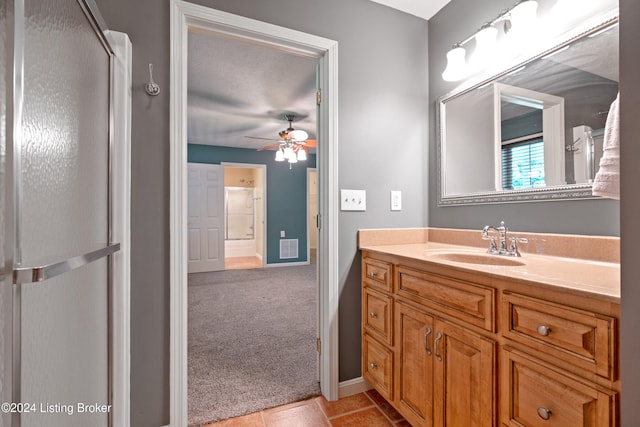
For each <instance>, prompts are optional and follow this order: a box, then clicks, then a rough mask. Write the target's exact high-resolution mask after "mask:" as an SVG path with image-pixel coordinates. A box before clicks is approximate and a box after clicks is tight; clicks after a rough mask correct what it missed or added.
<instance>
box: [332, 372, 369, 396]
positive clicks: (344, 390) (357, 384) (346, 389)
mask: <svg viewBox="0 0 640 427" xmlns="http://www.w3.org/2000/svg"><path fill="white" fill-rule="evenodd" d="M338 388H339V391H340V393H339V395H340V399H342V398H343V397H348V396H353V395H354V394H358V393H363V392H365V391H367V390H371V389H372V388H373V387H371V386H370V385H369V383H368V382H366V381H365V380H364V378H362V377H358V378H353V379H351V380H347V381H340V384H339V386H338Z"/></svg>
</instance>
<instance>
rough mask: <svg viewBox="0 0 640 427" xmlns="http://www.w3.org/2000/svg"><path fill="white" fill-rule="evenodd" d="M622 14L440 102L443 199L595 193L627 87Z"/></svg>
mask: <svg viewBox="0 0 640 427" xmlns="http://www.w3.org/2000/svg"><path fill="white" fill-rule="evenodd" d="M617 23H618V21H617V18H610V19H609V20H607V21H606V22H603V23H601V24H600V25H598V26H596V27H594V28H591V29H590V30H588V31H586V32H584V33H582V34H580V35H579V36H576V37H573V38H571V39H569V40H564V41H562V42H561V43H559V44H558V45H557V46H556V47H554V48H553V49H550V50H547V51H545V52H543V53H541V54H539V55H537V56H535V57H533V58H530V59H529V60H527V61H525V62H522V63H520V64H518V65H516V66H513V67H510V68H509V69H508V70H506V71H504V72H502V73H500V74H497V75H495V76H493V77H491V78H488V79H485V80H483V81H482V82H480V83H478V84H476V85H473V86H471V87H469V88H465V89H461V90H457V91H454V92H452V93H449V94H447V95H445V96H444V97H442V98H440V99H439V101H438V161H437V163H438V180H439V182H438V205H440V206H445V205H458V204H481V203H505V202H519V201H537V200H567V199H576V198H590V197H593V196H592V195H591V183H592V182H593V178H594V177H595V174H596V172H597V169H598V165H599V161H600V157H601V156H602V141H603V132H604V126H605V122H606V119H607V114H608V111H609V108H610V106H611V103H612V102H613V101H614V100H615V98H616V96H617V93H618V81H619V78H618V62H619V61H618V25H617Z"/></svg>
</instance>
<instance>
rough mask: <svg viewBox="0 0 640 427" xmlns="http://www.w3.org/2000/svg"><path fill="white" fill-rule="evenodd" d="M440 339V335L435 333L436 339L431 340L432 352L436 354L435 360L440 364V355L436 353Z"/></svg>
mask: <svg viewBox="0 0 640 427" xmlns="http://www.w3.org/2000/svg"><path fill="white" fill-rule="evenodd" d="M441 339H442V334H441V333H440V332H436V339H435V340H433V351H434V353H435V354H436V359H438V362H442V355H441V354H440V353H438V341H440V340H441Z"/></svg>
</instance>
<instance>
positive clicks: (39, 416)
mask: <svg viewBox="0 0 640 427" xmlns="http://www.w3.org/2000/svg"><path fill="white" fill-rule="evenodd" d="M13 4H14V7H15V34H14V38H15V40H14V49H15V53H14V58H15V63H14V64H13V65H14V70H13V72H14V75H15V78H14V80H15V86H14V104H13V109H14V112H13V113H14V115H15V119H14V123H15V126H14V135H13V150H12V154H13V158H12V165H13V188H12V191H13V212H12V213H13V220H14V227H15V228H14V233H13V234H14V236H15V237H14V253H13V261H14V282H16V285H15V288H14V300H13V301H14V302H13V304H14V308H13V309H14V312H15V313H16V314H15V315H14V317H13V318H14V326H13V335H14V341H13V342H14V358H13V373H14V376H16V377H17V378H16V379H14V383H13V384H14V390H13V396H14V399H13V401H14V402H22V403H23V404H28V405H29V407H26V406H25V407H24V408H22V410H20V411H19V412H22V413H21V414H14V415H13V423H14V425H20V426H22V427H29V426H45V425H46V426H53V427H56V426H65V427H73V426H78V427H80V426H82V427H84V426H96V427H100V426H107V425H109V423H110V421H109V420H110V413H111V409H112V408H111V406H110V390H109V388H110V381H109V378H110V367H109V366H110V360H109V354H110V329H109V324H110V317H109V312H110V277H109V276H110V269H111V267H110V258H109V257H108V256H107V255H109V254H110V253H113V251H115V250H117V248H118V246H117V245H111V244H110V216H111V215H110V202H111V200H110V177H109V169H110V121H111V111H110V109H111V107H110V105H111V102H110V99H111V79H112V76H111V67H112V64H111V61H112V52H111V49H110V47H109V46H108V43H107V42H106V40H105V39H104V38H103V37H102V33H101V31H100V29H99V28H100V22H99V21H98V18H96V15H95V14H94V13H95V9H94V5H93V4H91V5H88V4H86V3H84V2H78V1H76V0H48V1H41V0H15V1H14V2H13ZM42 266H44V267H42ZM36 267H42V268H36Z"/></svg>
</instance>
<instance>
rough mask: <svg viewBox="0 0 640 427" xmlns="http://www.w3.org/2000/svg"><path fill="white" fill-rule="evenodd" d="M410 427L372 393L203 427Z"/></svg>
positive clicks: (300, 404)
mask: <svg viewBox="0 0 640 427" xmlns="http://www.w3.org/2000/svg"><path fill="white" fill-rule="evenodd" d="M346 426H349V427H410V424H409V423H408V422H407V421H406V420H405V419H404V418H402V416H401V415H400V414H398V412H397V411H396V410H395V409H393V408H392V407H391V405H389V404H388V403H387V402H386V401H385V400H384V399H383V398H382V396H380V394H378V392H376V391H375V390H369V391H367V392H365V393H358V394H355V395H353V396H348V397H344V398H342V399H340V400H337V401H335V402H328V401H327V400H326V399H325V398H324V397H322V396H320V397H314V398H311V399H308V400H303V401H300V402H295V403H290V404H288V405H283V406H278V407H276V408H271V409H265V410H264V411H260V412H255V413H253V414H249V415H245V416H242V417H237V418H231V419H228V420H224V421H219V422H217V423H213V424H207V425H205V426H204V427H346Z"/></svg>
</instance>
